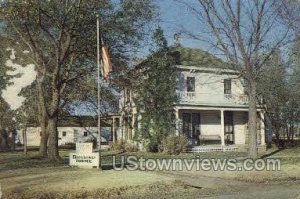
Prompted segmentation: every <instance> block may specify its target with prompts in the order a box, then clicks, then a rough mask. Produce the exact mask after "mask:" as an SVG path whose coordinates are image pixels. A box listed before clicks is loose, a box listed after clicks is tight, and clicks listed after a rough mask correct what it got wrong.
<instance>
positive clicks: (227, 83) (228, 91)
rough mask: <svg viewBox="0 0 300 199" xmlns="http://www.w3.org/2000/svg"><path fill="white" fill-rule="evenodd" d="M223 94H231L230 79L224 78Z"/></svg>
mask: <svg viewBox="0 0 300 199" xmlns="http://www.w3.org/2000/svg"><path fill="white" fill-rule="evenodd" d="M224 94H231V79H224Z"/></svg>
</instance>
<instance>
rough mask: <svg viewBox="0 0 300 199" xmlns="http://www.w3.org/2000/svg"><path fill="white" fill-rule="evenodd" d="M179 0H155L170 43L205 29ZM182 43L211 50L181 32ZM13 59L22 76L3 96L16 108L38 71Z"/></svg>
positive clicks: (32, 66) (8, 61)
mask: <svg viewBox="0 0 300 199" xmlns="http://www.w3.org/2000/svg"><path fill="white" fill-rule="evenodd" d="M179 1H182V2H184V0H155V3H156V5H157V6H158V12H159V15H160V19H159V25H160V26H161V27H162V28H163V30H164V33H165V36H166V38H167V39H168V43H169V45H172V44H174V34H175V33H180V32H181V31H182V30H183V29H186V30H189V31H191V32H193V33H196V34H197V33H198V34H200V33H201V32H202V31H204V27H203V26H201V24H200V23H199V21H198V20H197V19H196V18H195V16H194V15H193V14H192V13H191V11H190V10H188V8H187V7H186V6H184V5H183V4H182V3H180V2H179ZM185 2H188V3H196V0H185ZM180 43H181V45H182V46H184V47H191V48H199V49H202V50H210V49H209V48H208V45H207V44H206V43H204V42H200V41H197V40H194V39H190V38H188V37H187V36H186V35H185V34H181V37H180ZM141 51H143V52H147V51H145V49H141ZM144 55H145V54H144ZM13 61H14V53H13V51H12V56H11V58H10V59H9V60H7V65H9V66H12V67H14V68H15V69H16V70H15V71H14V72H11V73H13V74H17V73H21V74H22V76H21V78H15V79H13V80H12V81H13V82H14V86H8V87H7V89H6V90H4V91H3V93H2V97H3V98H4V99H6V101H7V102H8V103H9V104H10V106H11V107H12V108H13V109H16V108H18V107H20V106H21V104H22V102H23V101H24V98H23V97H21V96H18V93H19V92H20V91H21V89H22V87H25V86H27V85H30V84H31V82H33V81H34V79H35V77H36V72H35V71H34V65H27V66H24V67H22V66H21V65H18V64H15V63H14V62H13Z"/></svg>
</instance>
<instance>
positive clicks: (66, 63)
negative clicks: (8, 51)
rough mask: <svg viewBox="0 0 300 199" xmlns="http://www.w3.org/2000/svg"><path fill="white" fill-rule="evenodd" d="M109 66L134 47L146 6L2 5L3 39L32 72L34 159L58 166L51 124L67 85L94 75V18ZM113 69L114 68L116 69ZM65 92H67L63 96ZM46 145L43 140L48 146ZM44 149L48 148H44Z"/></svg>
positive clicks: (128, 2) (100, 2) (99, 2)
mask: <svg viewBox="0 0 300 199" xmlns="http://www.w3.org/2000/svg"><path fill="white" fill-rule="evenodd" d="M97 13H98V14H99V15H100V17H101V31H102V33H103V38H104V40H105V43H106V44H108V45H109V46H110V47H111V49H110V51H111V53H112V54H113V55H115V56H114V57H113V61H114V63H118V62H117V61H116V60H122V59H124V58H125V57H126V55H128V54H129V52H130V50H131V49H132V48H130V47H136V46H138V45H139V44H140V42H139V41H140V40H142V39H143V36H144V33H145V31H146V29H145V25H146V24H147V23H148V22H149V21H151V20H152V18H153V16H154V12H153V6H152V3H151V1H142V2H137V1H133V0H125V1H122V2H121V3H120V4H116V3H114V1H109V0H91V1H82V0H74V1H68V0H63V1H59V0H50V1H38V0H29V1H23V0H17V1H8V0H7V1H2V3H1V12H0V20H1V21H2V22H3V23H4V25H5V26H4V28H5V31H6V32H7V35H9V36H10V37H12V39H13V40H15V41H16V40H18V41H19V45H21V46H22V47H23V49H24V50H28V51H29V54H28V56H30V58H31V60H32V61H33V63H34V64H35V68H36V71H37V80H36V90H37V106H38V110H39V115H38V118H39V124H40V127H41V132H42V134H41V145H40V155H41V156H48V157H49V158H50V159H51V160H54V161H58V160H59V154H58V134H57V122H58V115H59V112H60V110H61V109H62V108H63V106H64V104H65V102H66V101H65V99H64V97H65V94H66V92H67V90H68V89H70V90H73V91H74V89H77V88H74V87H71V86H70V85H72V83H73V82H80V81H85V77H87V76H88V75H91V73H93V72H94V71H95V69H96V67H95V66H96V64H95V61H96V55H95V52H96V14H97ZM116 66H118V65H117V64H116ZM68 92H71V91H68ZM48 139H49V140H48ZM47 143H48V147H47Z"/></svg>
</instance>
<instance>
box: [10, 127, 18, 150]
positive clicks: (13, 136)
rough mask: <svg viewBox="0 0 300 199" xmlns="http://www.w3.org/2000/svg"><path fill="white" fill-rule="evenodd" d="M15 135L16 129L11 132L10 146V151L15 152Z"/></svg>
mask: <svg viewBox="0 0 300 199" xmlns="http://www.w3.org/2000/svg"><path fill="white" fill-rule="evenodd" d="M16 135H17V130H16V129H13V130H12V136H11V137H12V143H11V144H12V146H11V149H12V151H16Z"/></svg>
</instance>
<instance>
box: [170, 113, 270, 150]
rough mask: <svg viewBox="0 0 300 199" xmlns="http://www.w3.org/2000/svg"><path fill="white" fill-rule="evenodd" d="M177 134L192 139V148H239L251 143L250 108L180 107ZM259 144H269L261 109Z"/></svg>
mask: <svg viewBox="0 0 300 199" xmlns="http://www.w3.org/2000/svg"><path fill="white" fill-rule="evenodd" d="M175 110H176V121H177V122H176V123H177V126H176V131H177V134H178V135H179V134H183V135H185V136H186V137H187V138H188V140H189V150H190V151H192V152H204V151H237V150H239V149H240V148H245V147H246V146H247V144H248V110H247V109H246V108H215V107H211V108H207V107H181V108H179V107H177V108H176V109H175ZM257 142H258V145H261V146H265V128H264V123H263V112H262V111H258V122H257Z"/></svg>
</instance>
